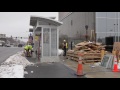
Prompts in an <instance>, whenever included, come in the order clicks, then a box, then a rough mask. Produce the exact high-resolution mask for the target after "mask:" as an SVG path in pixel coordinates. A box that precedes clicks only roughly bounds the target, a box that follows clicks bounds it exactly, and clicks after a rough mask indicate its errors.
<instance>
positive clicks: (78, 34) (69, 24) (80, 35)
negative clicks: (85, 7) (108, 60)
mask: <svg viewBox="0 0 120 90" xmlns="http://www.w3.org/2000/svg"><path fill="white" fill-rule="evenodd" d="M59 21H61V22H63V25H62V26H60V27H59V30H60V32H59V34H60V42H61V43H62V41H63V39H66V40H67V41H68V43H69V45H70V42H71V41H72V42H74V43H78V42H80V41H85V40H86V36H87V37H88V40H89V39H90V38H91V37H90V36H91V35H90V34H91V31H93V30H95V12H59ZM85 26H88V30H86V27H85ZM86 34H87V35H86Z"/></svg>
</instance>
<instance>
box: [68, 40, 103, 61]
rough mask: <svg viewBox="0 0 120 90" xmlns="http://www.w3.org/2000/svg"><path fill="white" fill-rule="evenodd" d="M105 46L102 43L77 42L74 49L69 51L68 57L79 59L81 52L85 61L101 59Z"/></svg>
mask: <svg viewBox="0 0 120 90" xmlns="http://www.w3.org/2000/svg"><path fill="white" fill-rule="evenodd" d="M104 47H105V46H103V45H102V44H101V43H92V42H81V43H78V44H76V45H75V47H74V49H73V50H68V51H67V58H69V59H73V60H76V61H78V60H79V54H80V53H81V54H83V56H82V58H83V62H84V63H85V62H94V61H101V50H102V49H104Z"/></svg>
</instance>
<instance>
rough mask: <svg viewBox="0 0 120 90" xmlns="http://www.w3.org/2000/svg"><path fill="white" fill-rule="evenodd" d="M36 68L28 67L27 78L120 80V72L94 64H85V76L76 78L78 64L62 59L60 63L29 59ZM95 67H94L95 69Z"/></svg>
mask: <svg viewBox="0 0 120 90" xmlns="http://www.w3.org/2000/svg"><path fill="white" fill-rule="evenodd" d="M28 60H29V61H30V62H33V63H35V66H28V67H26V69H25V71H27V72H28V74H25V76H24V77H25V78H120V72H112V70H110V69H106V68H105V67H102V66H94V64H93V63H88V64H83V73H84V74H85V76H82V77H78V76H76V75H75V74H76V72H77V67H78V62H76V61H73V60H69V59H65V58H64V57H60V62H55V63H40V62H39V61H38V60H37V59H36V60H33V59H32V58H28ZM93 66H94V67H93Z"/></svg>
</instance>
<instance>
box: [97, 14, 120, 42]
mask: <svg viewBox="0 0 120 90" xmlns="http://www.w3.org/2000/svg"><path fill="white" fill-rule="evenodd" d="M119 27H120V12H96V33H97V41H98V42H102V43H104V44H106V42H107V40H105V38H106V37H113V38H114V40H113V42H111V43H114V42H120V28H119ZM118 37H119V38H118ZM108 42H110V41H108Z"/></svg>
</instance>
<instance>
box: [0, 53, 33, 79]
mask: <svg viewBox="0 0 120 90" xmlns="http://www.w3.org/2000/svg"><path fill="white" fill-rule="evenodd" d="M22 53H23V52H18V53H17V54H15V55H13V56H10V57H9V58H8V59H7V60H6V61H5V62H3V63H2V64H1V66H0V78H24V69H25V67H26V66H28V65H34V64H33V63H31V62H29V61H28V60H27V59H26V58H25V57H23V56H21V55H22Z"/></svg>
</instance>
